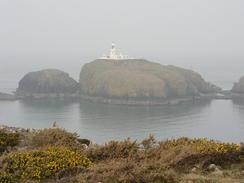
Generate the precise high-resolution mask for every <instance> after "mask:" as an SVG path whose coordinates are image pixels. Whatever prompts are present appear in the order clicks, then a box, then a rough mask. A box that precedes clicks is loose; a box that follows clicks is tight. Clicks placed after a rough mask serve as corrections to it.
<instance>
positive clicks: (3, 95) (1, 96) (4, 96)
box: [0, 92, 17, 100]
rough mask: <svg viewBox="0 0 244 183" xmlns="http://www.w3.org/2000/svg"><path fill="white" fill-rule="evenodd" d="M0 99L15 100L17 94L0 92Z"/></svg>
mask: <svg viewBox="0 0 244 183" xmlns="http://www.w3.org/2000/svg"><path fill="white" fill-rule="evenodd" d="M0 100H17V96H16V95H11V94H7V93H1V92H0Z"/></svg>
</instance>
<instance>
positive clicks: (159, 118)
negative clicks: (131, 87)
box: [80, 101, 211, 141]
mask: <svg viewBox="0 0 244 183" xmlns="http://www.w3.org/2000/svg"><path fill="white" fill-rule="evenodd" d="M210 104H211V102H210V101H198V102H195V103H188V104H181V105H173V106H153V107H152V106H150V107H146V106H121V105H107V104H94V103H89V102H82V103H80V119H81V126H80V129H81V132H82V133H86V132H89V134H86V135H87V136H88V137H90V138H91V139H93V138H94V135H95V136H97V137H96V139H99V141H105V139H110V140H112V139H124V138H126V137H132V138H134V139H142V138H145V137H147V136H148V135H149V134H154V135H156V136H157V137H173V136H178V135H179V133H178V132H179V131H182V130H181V127H180V126H182V127H183V128H184V129H187V130H186V131H190V130H191V129H192V128H194V126H195V127H196V126H197V125H198V122H200V121H199V119H200V118H201V116H202V115H203V114H204V112H203V109H204V108H205V107H207V106H209V105H210ZM185 135H187V134H186V133H185Z"/></svg>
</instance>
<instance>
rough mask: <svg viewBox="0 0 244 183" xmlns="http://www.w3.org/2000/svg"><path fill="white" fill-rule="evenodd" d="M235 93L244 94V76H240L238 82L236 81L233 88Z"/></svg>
mask: <svg viewBox="0 0 244 183" xmlns="http://www.w3.org/2000/svg"><path fill="white" fill-rule="evenodd" d="M231 91H232V92H234V93H243V94H244V76H243V77H241V78H240V80H239V82H238V83H235V84H234V86H233V88H232V90H231Z"/></svg>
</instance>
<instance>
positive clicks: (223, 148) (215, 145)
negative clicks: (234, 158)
mask: <svg viewBox="0 0 244 183" xmlns="http://www.w3.org/2000/svg"><path fill="white" fill-rule="evenodd" d="M159 144H160V146H161V147H162V148H163V149H171V148H173V147H176V146H192V148H193V150H194V149H195V151H196V152H197V153H231V152H239V151H240V150H241V148H240V144H234V143H221V142H217V141H214V140H208V139H206V138H200V139H188V138H179V139H173V140H167V141H163V142H160V143H159Z"/></svg>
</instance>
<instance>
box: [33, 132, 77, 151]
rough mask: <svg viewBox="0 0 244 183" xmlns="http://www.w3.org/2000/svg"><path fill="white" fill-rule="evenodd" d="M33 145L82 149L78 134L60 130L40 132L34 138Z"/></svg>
mask: <svg viewBox="0 0 244 183" xmlns="http://www.w3.org/2000/svg"><path fill="white" fill-rule="evenodd" d="M32 143H33V145H34V146H36V147H43V146H66V147H70V148H75V149H80V148H82V144H81V142H80V141H79V136H78V135H77V134H76V133H70V132H67V131H65V130H63V129H60V128H49V129H44V130H41V131H39V132H38V133H37V134H35V135H34V136H33V139H32Z"/></svg>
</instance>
